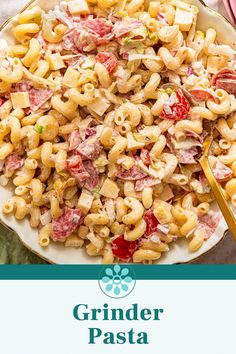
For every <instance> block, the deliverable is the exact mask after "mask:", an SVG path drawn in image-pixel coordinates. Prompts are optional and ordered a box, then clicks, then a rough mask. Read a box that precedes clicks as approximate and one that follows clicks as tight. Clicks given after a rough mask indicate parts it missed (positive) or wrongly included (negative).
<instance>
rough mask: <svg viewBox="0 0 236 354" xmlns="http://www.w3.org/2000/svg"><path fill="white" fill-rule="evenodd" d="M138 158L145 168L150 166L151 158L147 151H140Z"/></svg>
mask: <svg viewBox="0 0 236 354" xmlns="http://www.w3.org/2000/svg"><path fill="white" fill-rule="evenodd" d="M140 158H141V160H142V161H143V163H144V165H145V166H149V165H150V164H151V157H150V152H149V150H148V149H142V150H141V153H140Z"/></svg>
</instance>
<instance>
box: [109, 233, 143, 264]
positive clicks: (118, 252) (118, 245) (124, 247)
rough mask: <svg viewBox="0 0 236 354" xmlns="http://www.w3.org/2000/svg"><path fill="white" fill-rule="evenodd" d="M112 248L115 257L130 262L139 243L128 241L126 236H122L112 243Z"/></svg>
mask: <svg viewBox="0 0 236 354" xmlns="http://www.w3.org/2000/svg"><path fill="white" fill-rule="evenodd" d="M111 246H112V253H113V254H114V256H116V257H117V258H119V259H121V260H123V261H126V262H128V261H130V260H131V259H132V256H133V254H134V252H135V251H136V250H137V248H138V241H126V240H125V239H124V235H120V236H118V237H117V238H116V239H115V240H113V241H112V243H111Z"/></svg>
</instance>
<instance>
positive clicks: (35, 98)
mask: <svg viewBox="0 0 236 354" xmlns="http://www.w3.org/2000/svg"><path fill="white" fill-rule="evenodd" d="M11 91H12V92H28V93H29V99H30V111H31V112H36V111H37V110H38V109H39V108H40V107H42V106H43V105H44V104H45V103H46V102H47V101H48V100H49V99H50V98H51V97H52V95H53V90H51V89H48V88H42V89H36V88H34V87H33V86H32V84H31V83H30V82H29V81H26V80H25V81H23V82H20V83H18V84H16V85H15V86H13V88H12V90H11Z"/></svg>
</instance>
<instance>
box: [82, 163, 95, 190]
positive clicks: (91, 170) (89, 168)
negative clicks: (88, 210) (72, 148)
mask: <svg viewBox="0 0 236 354" xmlns="http://www.w3.org/2000/svg"><path fill="white" fill-rule="evenodd" d="M83 164H84V168H85V170H86V172H87V173H88V174H89V178H86V180H85V181H84V182H83V183H82V186H83V187H84V188H86V189H88V190H90V191H91V190H93V189H94V188H96V187H97V186H98V183H99V175H98V172H97V170H96V168H95V167H94V166H93V164H92V162H91V161H89V160H88V161H84V163H83Z"/></svg>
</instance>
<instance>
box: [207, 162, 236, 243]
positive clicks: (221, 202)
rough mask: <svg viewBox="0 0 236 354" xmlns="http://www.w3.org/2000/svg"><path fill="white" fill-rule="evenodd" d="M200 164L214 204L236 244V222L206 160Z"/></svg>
mask: <svg viewBox="0 0 236 354" xmlns="http://www.w3.org/2000/svg"><path fill="white" fill-rule="evenodd" d="M200 164H201V166H202V169H203V171H204V172H205V175H206V177H207V180H208V182H209V184H210V186H211V188H212V191H213V194H214V196H215V199H216V202H217V204H218V206H219V208H220V210H221V212H222V214H223V216H224V218H225V221H226V222H227V225H228V227H229V229H230V231H231V234H232V235H233V238H234V241H235V242H236V220H235V217H234V214H233V212H232V210H231V209H230V207H229V205H228V203H227V200H226V199H225V196H224V194H223V192H222V187H221V185H220V184H219V183H218V182H217V181H216V179H215V177H214V175H213V173H212V171H211V168H210V165H209V163H208V160H207V159H203V160H200Z"/></svg>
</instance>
